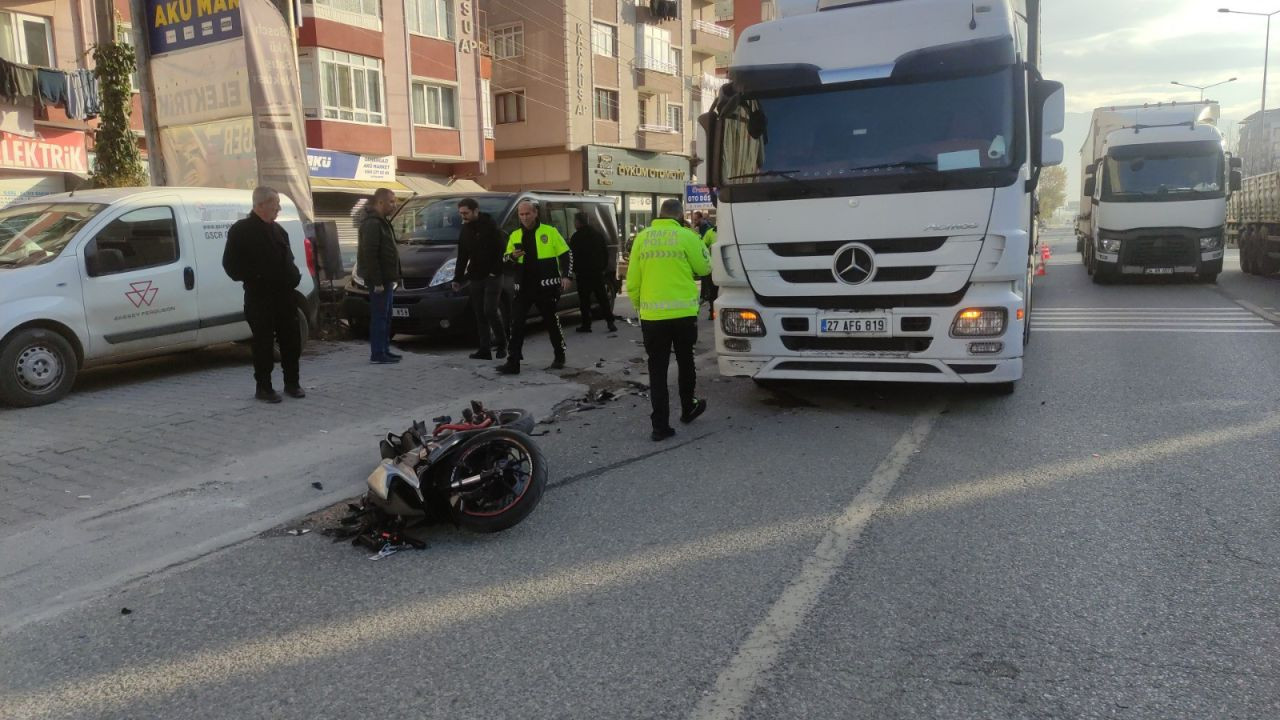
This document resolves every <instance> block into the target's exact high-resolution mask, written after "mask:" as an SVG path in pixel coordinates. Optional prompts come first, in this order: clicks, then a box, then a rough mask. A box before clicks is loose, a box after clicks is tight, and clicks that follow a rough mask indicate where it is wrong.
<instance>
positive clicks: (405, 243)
mask: <svg viewBox="0 0 1280 720" xmlns="http://www.w3.org/2000/svg"><path fill="white" fill-rule="evenodd" d="M466 197H470V198H473V199H474V200H475V201H476V202H477V203H479V204H480V212H484V213H488V214H489V216H490V217H492V218H493V220H494V222H496V223H498V227H500V228H502V232H503V235H504V236H506V235H509V234H510V233H511V232H513V231H514V230H515V229H516V228H517V227H519V225H520V220H519V218H517V216H516V205H517V204H519V203H520V202H522V201H524V200H532V201H534V202H536V203H537V204H538V214H539V217H540V218H541V220H542V222H544V223H546V224H548V225H552V226H554V227H555V228H556V229H557V230H559V231H560V234H561V235H563V236H564V239H565V240H566V241H568V239H569V237H570V236H571V235H573V228H574V225H573V218H574V215H576V214H577V213H579V212H585V213H586V214H587V217H588V218H589V220H590V222H591V224H592V225H593V226H594V227H595V228H596V229H597V230H599V231H601V232H602V233H604V236H605V239H606V242H607V243H608V246H609V261H608V271H607V272H608V273H609V277H616V276H617V268H618V250H619V242H618V237H619V236H618V224H617V212H616V209H615V205H614V199H613V198H611V197H606V196H603V195H584V194H581V193H567V192H551V191H528V192H518V193H473V194H470V195H431V196H426V197H414V198H411V199H409V200H407V201H406V202H405V203H404V205H402V206H401V207H400V209H399V211H397V212H396V214H395V216H394V217H392V219H391V224H392V226H393V227H394V228H395V231H396V241H397V242H398V243H399V245H400V266H401V270H402V272H403V274H404V281H403V282H402V283H401V287H400V288H399V289H398V290H396V297H395V305H394V306H393V307H392V309H391V332H392V333H393V334H403V335H439V334H452V333H466V332H470V331H471V330H472V329H473V327H474V324H475V319H474V315H473V313H472V310H471V300H470V297H469V295H468V289H467V287H466V285H465V284H464V285H463V286H462V288H461V289H460V290H457V291H455V290H454V289H453V279H454V269H455V266H456V265H457V261H458V234H459V231H460V230H461V228H462V218H461V217H460V216H459V215H458V201H459V200H462V199H463V198H466ZM511 283H512V280H511V278H508V279H507V293H506V297H507V298H509V297H510V296H511V295H512V292H513V290H514V288H513V287H512V285H511ZM607 289H608V292H609V302H610V303H612V302H613V298H614V297H615V296H616V294H617V290H618V283H617V282H614V283H609V284H608V288H607ZM345 291H346V292H345V295H344V297H343V301H342V316H343V317H344V318H345V319H346V320H347V323H348V324H349V325H350V326H351V329H352V331H353V332H355V333H356V334H357V335H364V334H366V333H367V332H368V328H369V290H368V288H367V287H365V284H364V281H363V280H362V279H361V277H360V267H359V265H358V264H357V265H356V267H353V268H352V269H351V277H350V278H348V280H347V285H346V288H345ZM504 305H505V303H504ZM569 310H572V311H575V312H576V311H577V310H578V288H577V286H576V285H574V286H571V287H570V288H569V291H568V292H566V293H564V294H563V295H561V297H560V312H561V313H563V312H565V311H569ZM536 314H537V311H536V310H534V311H533V315H531V316H530V317H533V316H534V315H536Z"/></svg>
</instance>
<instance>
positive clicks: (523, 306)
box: [498, 200, 573, 375]
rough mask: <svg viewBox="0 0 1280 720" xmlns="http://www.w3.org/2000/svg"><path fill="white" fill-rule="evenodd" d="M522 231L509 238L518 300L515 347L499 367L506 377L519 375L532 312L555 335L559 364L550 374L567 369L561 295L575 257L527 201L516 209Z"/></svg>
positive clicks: (513, 329) (514, 307)
mask: <svg viewBox="0 0 1280 720" xmlns="http://www.w3.org/2000/svg"><path fill="white" fill-rule="evenodd" d="M516 214H517V215H518V216H519V217H520V227H518V228H516V230H515V231H514V232H512V233H511V235H510V236H509V237H508V238H507V253H506V256H505V259H506V261H507V262H508V263H511V264H513V265H514V266H515V268H516V272H517V273H518V274H517V276H516V277H517V279H516V285H517V289H516V299H515V302H513V303H512V304H511V343H510V344H511V347H510V348H509V349H508V355H507V362H506V363H505V364H503V365H501V366H499V367H498V372H500V373H503V374H504V375H518V374H519V373H520V361H521V360H523V359H524V331H525V322H526V320H527V318H528V315H529V310H530V309H531V308H534V307H536V308H538V313H539V314H540V315H542V318H543V320H544V321H546V323H547V330H548V331H549V333H550V335H551V348H552V350H553V351H554V352H555V360H554V361H553V362H552V363H551V366H550V367H549V368H547V369H548V370H559V369H560V368H563V367H564V363H565V347H564V332H563V331H562V330H561V329H560V317H559V316H558V315H556V309H557V306H558V305H559V303H560V293H562V292H564V291H565V290H568V289H569V276H570V275H571V274H572V273H573V253H571V252H570V251H569V243H567V242H565V241H564V236H562V235H561V234H560V231H559V230H556V229H555V228H554V227H552V226H551V225H547V224H545V223H541V222H539V221H538V206H537V205H535V204H534V203H533V202H532V201H529V200H525V201H523V202H521V203H520V206H519V207H518V208H516Z"/></svg>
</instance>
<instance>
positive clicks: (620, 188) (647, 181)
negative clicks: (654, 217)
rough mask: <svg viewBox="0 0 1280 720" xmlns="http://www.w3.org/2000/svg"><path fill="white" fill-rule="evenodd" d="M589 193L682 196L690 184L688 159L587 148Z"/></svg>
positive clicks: (584, 152) (602, 148)
mask: <svg viewBox="0 0 1280 720" xmlns="http://www.w3.org/2000/svg"><path fill="white" fill-rule="evenodd" d="M583 156H584V157H585V159H586V164H587V167H586V171H587V172H586V175H587V189H588V190H609V191H615V192H652V193H663V194H670V195H679V194H683V193H684V190H685V185H686V184H687V183H688V182H689V159H688V158H686V157H682V156H680V155H667V154H663V153H642V152H636V151H634V150H623V149H620V148H610V147H602V146H599V145H588V146H586V147H585V148H584V150H583Z"/></svg>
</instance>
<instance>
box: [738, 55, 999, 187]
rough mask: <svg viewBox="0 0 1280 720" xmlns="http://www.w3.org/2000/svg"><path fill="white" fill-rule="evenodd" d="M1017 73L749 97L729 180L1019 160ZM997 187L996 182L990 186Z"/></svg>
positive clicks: (894, 175) (870, 173)
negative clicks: (1017, 141)
mask: <svg viewBox="0 0 1280 720" xmlns="http://www.w3.org/2000/svg"><path fill="white" fill-rule="evenodd" d="M1014 120H1015V111H1014V76H1013V70H1012V69H1010V68H1004V69H1001V70H997V71H994V72H988V73H984V74H981V75H975V76H968V77H958V78H948V79H935V80H929V81H924V82H912V83H898V84H889V85H885V84H865V83H864V84H859V85H857V86H853V87H850V86H844V87H840V88H836V89H834V90H827V89H819V90H810V91H806V92H803V93H801V94H778V93H769V94H761V95H758V96H754V97H751V96H748V97H746V98H744V101H743V102H742V103H741V104H740V105H739V106H738V107H737V108H734V109H733V110H732V111H731V112H729V113H728V114H727V115H726V116H725V117H724V118H723V121H722V122H721V124H720V127H722V128H723V131H722V132H723V145H722V149H723V153H722V157H723V162H722V168H721V174H722V178H723V185H724V186H725V187H730V188H731V187H733V186H735V185H738V186H742V185H747V184H759V185H764V184H768V185H771V186H781V185H784V184H786V185H790V186H791V187H792V188H796V189H797V190H798V189H799V188H798V187H797V183H796V182H795V181H797V180H799V181H802V182H811V183H816V182H817V181H839V180H855V181H856V180H864V181H865V180H873V181H874V180H881V181H883V179H885V178H889V179H890V182H891V184H893V185H894V187H891V188H888V189H886V190H883V191H886V192H893V191H895V190H896V189H897V188H896V185H898V184H901V182H902V181H903V180H904V179H916V178H917V177H918V176H920V175H921V174H927V175H931V176H944V174H946V175H949V174H958V173H963V172H965V171H978V172H979V173H980V172H981V171H984V170H993V169H1008V168H1011V167H1014V166H1015V165H1016V163H1017V162H1018V161H1019V159H1018V158H1017V157H1016V156H1017V155H1018V153H1017V143H1016V142H1015V135H1014ZM987 187H994V185H987Z"/></svg>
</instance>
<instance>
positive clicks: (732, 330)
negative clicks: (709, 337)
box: [720, 309, 764, 337]
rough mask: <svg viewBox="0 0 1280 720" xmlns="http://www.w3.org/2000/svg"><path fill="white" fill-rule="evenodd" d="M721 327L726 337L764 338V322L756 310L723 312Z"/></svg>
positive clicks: (721, 314) (721, 312) (721, 313)
mask: <svg viewBox="0 0 1280 720" xmlns="http://www.w3.org/2000/svg"><path fill="white" fill-rule="evenodd" d="M720 327H721V328H722V329H723V330H724V334H725V335H733V336H736V337H764V320H762V319H761V318H760V313H758V312H756V311H755V310H734V309H729V310H721V311H720Z"/></svg>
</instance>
